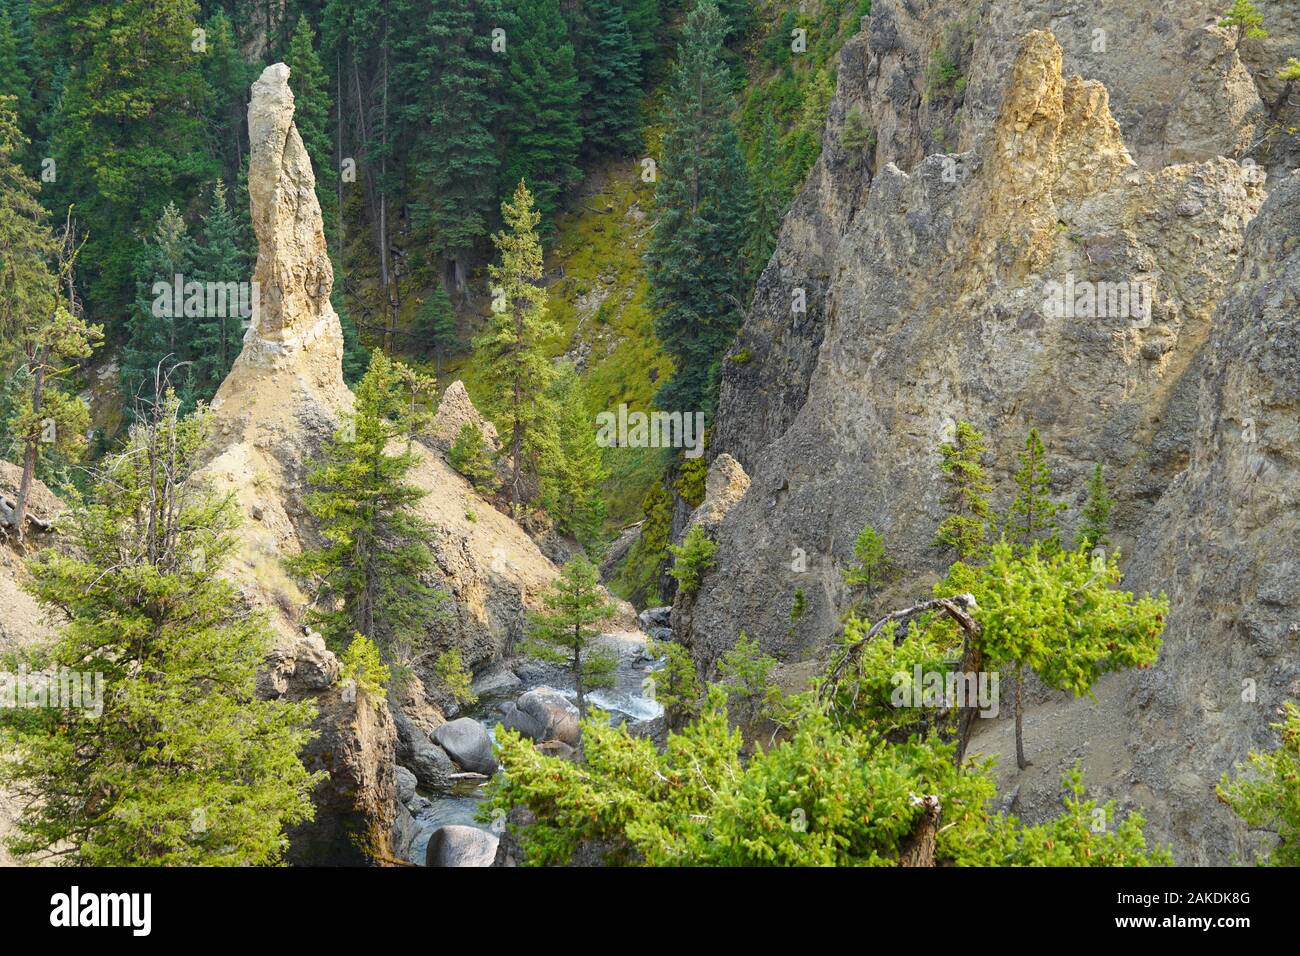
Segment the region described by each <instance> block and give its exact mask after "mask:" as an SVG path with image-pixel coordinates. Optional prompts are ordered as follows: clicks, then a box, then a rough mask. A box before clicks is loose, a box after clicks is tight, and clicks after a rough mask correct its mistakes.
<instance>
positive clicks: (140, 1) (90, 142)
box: [40, 0, 218, 314]
mask: <svg viewBox="0 0 1300 956" xmlns="http://www.w3.org/2000/svg"><path fill="white" fill-rule="evenodd" d="M40 10H41V21H42V24H48V23H50V21H57V22H58V24H59V28H60V29H61V31H62V35H63V37H65V38H66V43H67V46H66V53H67V63H68V69H69V74H68V77H67V81H66V84H65V86H64V89H63V95H62V97H61V98H60V100H59V105H58V114H57V116H56V117H55V118H54V137H53V142H52V144H51V147H50V149H51V155H52V156H54V157H56V158H57V159H58V167H59V169H61V170H64V172H63V173H62V174H61V175H59V176H58V178H57V180H56V184H55V187H54V188H55V196H56V197H57V198H58V199H59V200H60V201H61V202H62V201H66V202H68V203H69V204H71V203H75V204H76V207H77V214H78V217H79V218H80V219H81V220H82V221H83V222H84V223H85V224H86V230H85V231H86V233H87V242H86V249H85V254H84V255H83V256H82V257H81V260H82V263H83V266H82V269H81V273H82V275H83V277H84V278H85V280H86V282H85V286H86V291H87V299H88V302H89V303H90V307H91V312H92V314H94V313H96V312H98V311H100V310H104V309H116V308H120V305H121V303H123V302H125V301H129V299H130V296H129V288H130V282H131V278H132V271H133V268H134V265H135V263H136V261H137V259H138V254H139V251H140V240H139V238H137V237H139V236H143V235H147V234H148V233H149V226H150V224H151V223H153V222H154V221H156V219H157V217H158V215H159V214H160V213H161V211H162V209H163V207H164V206H165V205H166V204H167V203H169V202H172V203H176V202H179V201H182V200H183V199H184V198H185V197H186V196H188V195H192V194H193V193H194V192H195V191H196V190H197V188H198V187H199V186H200V184H202V183H207V182H211V181H212V180H213V179H215V178H216V175H217V172H218V170H217V169H216V162H215V160H214V159H213V156H214V152H213V149H212V144H211V143H210V142H209V141H208V138H207V136H206V135H205V134H206V131H207V127H206V120H205V117H206V115H207V111H208V109H209V106H210V103H211V90H210V89H209V87H208V85H207V82H206V81H205V79H204V77H203V73H202V69H201V67H202V65H203V54H202V53H199V52H197V51H196V50H195V49H194V42H195V39H194V30H195V29H196V27H197V23H196V22H195V14H196V12H197V4H196V2H195V0H45V2H43V3H42V4H41V7H40ZM127 48H129V50H130V55H123V53H122V50H123V49H127ZM74 171H75V172H74Z"/></svg>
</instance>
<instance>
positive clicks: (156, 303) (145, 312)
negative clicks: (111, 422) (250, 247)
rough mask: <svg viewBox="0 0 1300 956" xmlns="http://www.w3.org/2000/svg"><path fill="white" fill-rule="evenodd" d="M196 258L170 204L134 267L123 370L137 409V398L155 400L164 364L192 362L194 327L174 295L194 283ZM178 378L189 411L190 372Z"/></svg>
mask: <svg viewBox="0 0 1300 956" xmlns="http://www.w3.org/2000/svg"><path fill="white" fill-rule="evenodd" d="M89 248H90V247H89V244H87V250H89ZM87 254H89V253H88V252H87ZM194 257H195V248H194V242H193V240H192V239H191V238H190V235H189V230H188V228H187V227H186V225H185V220H184V219H182V218H181V214H180V211H179V210H178V209H177V208H176V206H175V205H174V204H172V203H168V204H167V205H166V206H164V207H163V211H162V215H161V216H160V217H159V218H158V222H157V225H156V226H155V227H154V230H153V235H152V238H151V239H150V241H149V242H148V243H147V244H146V245H145V246H144V247H143V248H142V249H141V250H140V255H139V257H138V259H137V261H136V267H135V282H136V298H135V306H134V309H133V310H132V313H131V315H130V317H129V318H128V319H127V329H128V339H127V343H126V348H125V349H124V350H123V353H122V370H121V376H122V393H123V394H124V395H125V396H126V397H127V401H128V402H129V403H131V407H132V408H133V409H134V407H135V403H134V400H135V399H136V398H140V397H144V398H148V397H150V396H152V395H153V391H152V389H153V383H154V379H155V372H156V370H157V367H158V364H159V363H160V362H162V361H163V360H164V359H166V360H167V362H168V364H169V365H176V364H177V363H181V362H188V361H189V359H190V349H189V341H188V337H189V330H190V327H189V326H188V325H187V324H186V322H187V320H186V317H185V314H184V300H183V297H182V301H181V302H179V303H178V302H176V301H175V298H176V297H175V295H174V294H173V291H174V286H175V282H176V277H177V276H180V281H181V288H182V292H183V291H184V284H185V283H186V282H189V281H190V280H191V279H192V278H193V264H194ZM177 313H179V314H177ZM175 378H176V381H177V383H178V392H179V394H180V396H181V402H182V407H183V408H188V407H190V406H191V405H192V403H193V401H194V394H193V387H192V378H193V372H192V370H191V369H189V368H188V367H182V368H178V369H177V370H176V376H175Z"/></svg>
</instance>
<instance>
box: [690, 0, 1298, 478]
mask: <svg viewBox="0 0 1300 956" xmlns="http://www.w3.org/2000/svg"><path fill="white" fill-rule="evenodd" d="M1224 6H1225V4H1224V3H1222V2H1220V0H1188V2H1182V0H1142V2H1135V0H1104V2H1098V3H1089V4H1069V3H1060V2H1058V0H1005V2H999V3H979V4H974V3H969V2H967V0H875V3H874V4H873V5H872V13H871V16H870V18H869V19H868V20H867V21H866V24H865V28H864V30H863V32H862V33H861V34H859V35H858V36H857V37H854V38H853V39H851V40H850V41H849V42H848V43H846V44H845V46H844V48H843V49H842V50H841V53H840V70H839V78H838V84H837V87H836V92H835V96H834V99H833V100H832V102H831V108H830V116H829V118H828V122H827V125H826V132H825V136H824V138H823V146H822V153H821V156H820V158H819V160H818V162H817V163H816V165H815V166H814V167H813V170H812V172H811V173H810V175H809V177H808V181H807V183H806V185H805V186H804V188H803V190H802V191H801V193H800V194H799V196H798V197H797V198H796V200H795V202H794V204H793V206H792V208H791V209H790V211H789V213H788V214H787V216H786V218H785V220H784V222H783V224H782V230H781V239H780V242H779V244H778V246H777V249H776V252H775V254H774V255H773V257H772V260H771V262H770V263H769V264H768V266H767V268H766V269H765V270H764V272H763V274H762V276H761V277H760V279H759V282H758V286H757V290H756V293H755V298H754V304H753V309H752V313H751V315H750V316H749V319H748V321H747V322H746V325H745V329H744V334H743V336H742V337H741V339H740V341H739V343H738V346H740V347H743V348H745V349H747V350H748V352H749V354H750V355H751V356H752V358H751V360H750V361H748V362H745V363H738V362H724V363H723V370H724V382H723V404H724V412H723V414H722V415H721V416H720V420H719V421H718V422H717V424H716V426H715V435H714V441H713V447H714V448H716V449H722V450H725V451H728V452H730V453H731V454H732V455H734V456H735V457H736V458H737V459H738V460H739V461H740V463H741V464H742V465H743V466H744V467H745V469H746V470H747V471H749V472H750V474H753V467H754V463H755V457H756V456H757V455H759V454H761V452H762V450H763V449H764V448H766V446H767V445H768V444H770V443H771V442H772V441H774V440H775V439H776V438H777V437H779V436H780V435H781V434H782V433H783V432H784V431H785V430H786V429H787V428H788V427H789V426H790V424H791V422H793V421H794V418H795V416H796V415H797V414H798V412H799V409H800V408H801V407H802V406H803V403H804V400H805V398H806V396H807V392H808V386H809V382H810V380H811V376H812V373H813V368H814V366H815V365H816V362H817V356H818V353H819V350H820V346H821V342H822V337H823V335H824V333H825V325H826V308H827V305H828V299H827V296H826V291H827V286H828V283H829V282H830V281H831V274H832V267H833V262H834V259H835V254H836V251H837V249H838V247H839V243H840V242H841V240H842V239H843V238H844V236H845V235H846V233H847V231H848V224H849V223H850V222H851V221H852V219H853V218H854V216H855V215H856V213H857V211H858V210H859V209H860V207H861V206H862V204H863V202H864V201H865V198H866V195H867V193H868V190H869V188H870V183H871V178H872V176H873V174H878V173H879V172H880V171H882V170H885V169H886V168H887V167H888V166H889V164H891V163H893V164H895V165H897V166H898V167H899V168H900V169H902V170H905V171H911V170H913V169H914V168H915V167H917V166H918V165H920V163H921V162H922V161H923V160H924V159H925V157H926V156H929V155H931V154H934V153H947V152H950V151H954V150H955V151H966V150H970V149H972V148H974V146H975V145H976V144H977V143H979V142H980V141H981V140H982V139H983V138H984V137H986V136H987V135H988V132H989V130H990V129H991V128H992V126H993V125H994V124H995V122H996V119H997V116H998V108H999V106H1000V104H1001V101H1002V96H1003V91H1004V88H1005V84H1006V79H1007V77H1008V75H1009V74H1010V72H1011V64H1012V61H1013V60H1014V58H1015V56H1016V54H1017V51H1018V50H1019V48H1020V39H1021V37H1022V36H1023V35H1024V34H1025V33H1026V32H1028V31H1030V30H1034V29H1041V30H1051V31H1053V32H1054V33H1055V35H1056V37H1057V38H1058V40H1059V41H1060V44H1061V46H1062V48H1063V63H1064V71H1065V73H1066V75H1070V74H1074V73H1078V74H1079V75H1082V76H1086V77H1088V78H1090V79H1096V80H1098V81H1100V82H1101V83H1102V84H1103V85H1105V87H1106V88H1107V89H1108V90H1109V93H1110V105H1111V109H1112V111H1113V114H1114V116H1115V118H1116V119H1117V121H1118V123H1119V126H1120V129H1121V131H1122V132H1123V135H1124V138H1125V140H1126V141H1127V143H1128V146H1129V148H1130V149H1131V150H1132V154H1133V157H1134V159H1135V161H1136V162H1137V163H1138V164H1139V165H1141V166H1143V167H1145V168H1147V169H1152V170H1159V169H1161V168H1162V167H1164V166H1165V165H1168V164H1170V163H1178V162H1200V161H1205V160H1209V159H1213V158H1214V157H1217V156H1220V155H1223V156H1228V157H1240V156H1242V155H1245V154H1246V147H1248V146H1256V145H1257V144H1261V142H1262V145H1259V146H1258V147H1257V148H1256V149H1255V150H1254V151H1253V152H1251V153H1250V155H1251V156H1253V157H1256V158H1257V161H1258V162H1259V163H1260V165H1261V166H1262V167H1264V168H1267V169H1269V170H1272V171H1275V172H1280V171H1285V170H1288V169H1290V167H1291V166H1293V165H1296V164H1297V163H1300V153H1298V152H1297V144H1300V140H1298V139H1297V138H1296V137H1293V136H1292V137H1287V136H1276V135H1273V136H1270V135H1267V133H1268V130H1267V127H1268V125H1269V123H1270V121H1271V120H1274V119H1275V120H1277V121H1278V122H1279V123H1281V124H1282V125H1284V126H1285V125H1295V124H1296V123H1297V122H1300V96H1295V95H1293V96H1292V97H1291V98H1290V102H1289V103H1283V102H1282V94H1283V92H1284V91H1283V90H1282V89H1281V84H1279V83H1278V82H1277V81H1276V79H1275V74H1276V72H1277V70H1278V69H1279V67H1280V66H1281V65H1282V64H1283V63H1284V62H1285V61H1286V58H1287V56H1289V55H1294V53H1295V50H1296V48H1297V45H1300V8H1297V7H1296V5H1295V4H1293V3H1291V2H1289V0H1259V3H1258V4H1257V6H1258V7H1259V8H1260V10H1261V11H1262V12H1263V14H1264V16H1265V19H1266V23H1267V25H1268V28H1269V31H1270V34H1271V36H1270V38H1269V39H1268V40H1264V41H1247V42H1246V43H1245V44H1243V46H1242V49H1241V51H1240V55H1239V53H1238V51H1237V50H1236V49H1234V40H1233V37H1232V35H1231V34H1230V33H1229V32H1228V31H1226V30H1222V29H1219V28H1218V27H1216V26H1214V24H1215V23H1216V22H1217V21H1218V19H1219V18H1220V16H1221V15H1222V10H1223V8H1224ZM1097 31H1103V32H1102V33H1100V34H1099V33H1098V32H1097ZM936 50H944V51H946V52H947V55H948V56H949V58H950V59H951V61H952V62H953V63H954V64H955V65H956V67H957V68H958V70H959V71H960V72H961V74H962V76H963V78H964V80H965V86H964V88H963V89H962V90H961V91H956V90H955V89H947V90H944V89H933V90H932V89H930V84H929V83H928V82H927V79H926V76H925V71H926V67H927V65H928V63H929V61H930V57H931V55H932V53H933V52H934V51H936ZM1275 107H1276V109H1275ZM855 114H856V118H857V119H858V121H859V123H860V126H861V128H863V129H865V130H869V131H870V132H871V133H872V134H873V135H872V139H871V140H870V141H869V143H868V144H867V145H861V146H858V145H855V146H849V145H846V144H845V130H846V127H847V126H848V123H849V119H850V117H854V116H855ZM850 142H851V140H850ZM794 287H801V288H804V289H805V290H806V294H807V310H806V312H800V313H795V312H792V310H791V289H792V288H794Z"/></svg>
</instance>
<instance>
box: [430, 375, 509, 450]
mask: <svg viewBox="0 0 1300 956" xmlns="http://www.w3.org/2000/svg"><path fill="white" fill-rule="evenodd" d="M466 425H477V426H478V427H479V430H480V431H482V432H483V440H484V441H485V442H486V443H487V444H488V446H489V447H490V448H491V449H492V450H493V451H496V450H498V449H499V448H500V447H501V445H500V442H499V441H498V440H497V427H496V426H495V425H493V424H492V423H491V422H490V421H488V420H487V419H486V418H484V417H483V416H482V415H481V414H479V410H478V409H477V408H475V407H474V403H473V402H472V401H470V397H469V392H467V391H465V383H464V382H462V381H461V380H460V379H456V381H454V382H452V383H451V384H450V385H448V386H447V389H446V391H444V392H443V393H442V399H441V400H440V401H439V403H438V411H437V412H436V413H435V414H434V417H433V424H432V425H431V426H430V428H429V433H430V436H431V440H432V442H433V444H434V446H435V447H437V448H438V450H439V451H442V452H446V451H447V450H448V449H450V448H451V446H452V443H453V442H455V441H456V436H457V435H459V434H460V430H461V429H462V428H464V427H465V426H466Z"/></svg>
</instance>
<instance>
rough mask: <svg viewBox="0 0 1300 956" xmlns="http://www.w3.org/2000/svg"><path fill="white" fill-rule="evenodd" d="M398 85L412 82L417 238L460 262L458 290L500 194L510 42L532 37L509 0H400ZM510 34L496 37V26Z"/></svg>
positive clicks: (408, 128)
mask: <svg viewBox="0 0 1300 956" xmlns="http://www.w3.org/2000/svg"><path fill="white" fill-rule="evenodd" d="M395 8H396V9H395V15H396V16H397V19H398V22H399V23H400V25H401V27H400V31H399V33H398V37H399V38H398V39H396V41H395V45H396V52H397V54H398V57H397V61H396V62H395V63H394V66H393V81H394V85H395V86H398V87H400V88H402V89H405V90H407V91H409V94H410V95H409V99H408V100H407V101H406V102H404V103H402V104H401V105H400V108H399V110H398V113H399V120H400V123H401V124H402V127H403V130H404V138H405V139H406V140H407V141H408V142H409V144H410V153H411V156H412V160H411V163H410V176H411V177H412V178H413V179H414V181H415V184H416V186H415V188H414V190H413V192H414V196H415V198H414V200H413V202H412V218H413V223H414V226H415V229H416V233H417V237H418V238H419V239H420V240H421V241H423V242H426V243H428V245H429V246H430V248H431V249H432V251H433V253H434V254H435V255H436V256H440V257H442V258H443V259H445V260H446V261H447V262H449V263H450V265H451V266H452V272H453V276H454V290H455V292H456V293H457V294H460V293H461V291H462V290H463V287H464V283H465V278H466V276H465V273H466V268H467V265H468V254H469V253H470V251H471V250H472V249H473V248H474V247H475V245H476V244H477V243H478V242H479V241H480V240H481V239H482V238H483V237H484V236H486V235H487V234H488V228H489V222H490V219H491V217H492V214H493V205H494V199H495V197H496V194H497V185H498V169H499V164H500V154H499V150H498V147H497V138H496V130H497V127H498V118H499V117H500V114H501V111H502V109H503V82H504V80H503V73H504V67H505V63H506V61H507V59H506V55H505V54H503V53H498V52H495V51H494V50H493V44H494V43H496V44H497V45H498V47H499V46H500V43H501V42H504V44H505V50H506V51H510V50H511V45H512V44H513V43H514V42H516V41H518V40H522V39H523V37H521V36H518V35H516V31H515V30H514V29H513V22H514V21H513V18H512V17H511V16H510V15H509V14H508V13H507V11H506V9H505V5H504V4H503V3H502V2H501V0H441V2H439V3H435V4H430V3H428V2H426V0H396V3H395ZM494 30H500V31H504V32H502V33H499V34H496V35H495V36H494V34H493V31H494Z"/></svg>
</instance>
